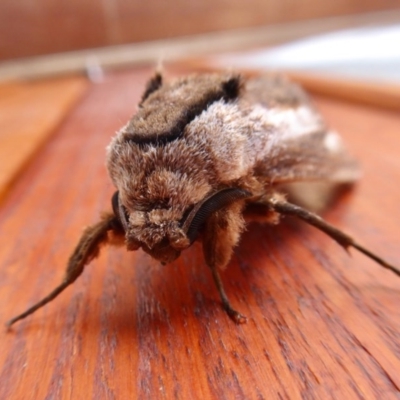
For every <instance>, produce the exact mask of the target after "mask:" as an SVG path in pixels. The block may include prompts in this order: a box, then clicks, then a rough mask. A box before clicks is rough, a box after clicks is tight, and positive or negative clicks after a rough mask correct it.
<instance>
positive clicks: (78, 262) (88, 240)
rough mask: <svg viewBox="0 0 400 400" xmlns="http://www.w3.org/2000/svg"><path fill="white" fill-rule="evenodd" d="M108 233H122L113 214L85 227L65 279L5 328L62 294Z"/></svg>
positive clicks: (9, 322) (97, 250) (95, 254)
mask: <svg viewBox="0 0 400 400" xmlns="http://www.w3.org/2000/svg"><path fill="white" fill-rule="evenodd" d="M109 231H113V232H114V233H116V234H120V233H121V232H122V228H121V226H120V223H119V221H118V219H117V218H116V216H115V215H113V214H105V215H103V216H102V219H101V220H100V221H99V222H98V223H97V224H95V225H92V226H89V227H87V228H86V229H85V230H84V231H83V233H82V236H81V238H80V240H79V242H78V245H77V246H76V248H75V250H74V252H73V253H72V254H71V256H70V258H69V260H68V265H67V269H66V271H65V277H64V280H63V281H62V283H61V284H60V285H58V286H57V287H56V288H55V289H54V290H53V291H52V292H51V293H49V294H48V295H47V296H46V297H44V298H43V299H42V300H40V301H39V302H38V303H36V304H35V305H33V306H32V307H30V308H28V310H26V311H25V312H23V313H22V314H19V315H17V316H16V317H14V318H12V319H10V320H9V321H8V322H7V324H6V325H7V327H8V328H9V327H11V325H13V324H14V323H15V322H17V321H19V320H21V319H23V318H26V317H27V316H28V315H30V314H32V313H34V312H35V311H36V310H37V309H38V308H41V307H43V306H44V305H45V304H47V303H49V302H50V301H52V300H53V299H54V298H56V297H57V296H58V295H59V294H60V293H61V292H63V291H64V289H66V288H67V287H68V286H69V285H71V284H72V283H73V282H75V280H76V279H77V278H78V277H79V276H80V275H81V274H82V272H83V269H84V267H85V265H86V264H88V263H89V262H90V261H91V260H93V259H94V258H96V257H97V256H98V255H99V252H100V247H101V246H102V245H103V244H105V243H107V241H108V232H109Z"/></svg>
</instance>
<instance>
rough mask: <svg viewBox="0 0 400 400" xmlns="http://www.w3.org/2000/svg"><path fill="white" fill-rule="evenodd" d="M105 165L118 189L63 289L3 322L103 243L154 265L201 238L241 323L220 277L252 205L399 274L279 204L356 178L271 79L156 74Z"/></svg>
mask: <svg viewBox="0 0 400 400" xmlns="http://www.w3.org/2000/svg"><path fill="white" fill-rule="evenodd" d="M107 166H108V170H109V173H110V176H111V179H112V181H113V183H114V185H115V186H116V188H117V192H116V193H115V194H114V196H113V199H112V205H113V212H114V213H113V214H107V215H105V216H103V219H102V220H101V221H100V222H99V223H98V224H97V225H94V226H93V227H92V228H89V229H88V230H86V231H85V233H84V235H83V236H82V238H81V241H80V243H79V244H78V246H77V248H76V250H75V252H74V253H73V254H72V256H71V258H70V260H69V264H68V269H67V273H66V278H65V280H64V282H63V284H62V285H60V286H59V287H58V288H56V289H55V290H54V291H53V292H52V293H50V295H49V296H47V297H46V298H44V299H43V300H42V301H41V302H39V303H38V304H36V305H35V306H33V307H31V309H29V310H27V311H26V312H25V313H23V314H21V315H19V316H17V317H15V318H14V319H12V320H11V321H10V324H12V323H14V322H15V321H17V320H18V319H21V318H24V317H25V316H27V315H29V314H31V313H32V312H33V311H35V310H36V309H37V308H39V307H41V306H42V305H44V304H46V303H47V302H49V301H50V300H51V299H53V298H54V297H55V296H57V295H58V294H59V293H60V292H61V291H62V290H64V288H65V287H66V286H68V285H69V284H70V283H72V282H73V281H74V280H75V279H76V277H77V276H79V274H80V273H81V272H82V271H83V267H84V265H85V264H87V263H88V262H89V261H90V260H91V259H92V258H93V257H95V256H96V255H97V253H98V250H99V248H100V246H101V245H102V244H104V243H109V244H114V243H115V242H116V240H117V239H118V238H123V239H124V241H125V244H126V247H127V249H128V250H137V249H139V248H142V249H143V250H144V251H146V252H147V253H149V254H150V255H151V256H152V257H154V258H155V259H157V260H159V261H161V262H162V263H169V262H171V261H173V260H174V259H176V258H177V257H178V256H179V255H180V253H181V252H182V251H183V250H185V249H186V248H188V247H189V246H190V245H191V244H192V243H193V242H194V241H195V240H201V241H202V243H203V250H204V256H205V261H206V263H207V265H208V266H209V267H210V268H211V271H212V274H213V278H214V281H215V283H216V285H217V288H218V290H219V293H220V296H221V300H222V303H223V305H224V308H225V310H226V311H227V312H228V314H229V315H230V316H231V317H232V318H233V319H234V320H235V321H236V322H243V321H244V320H245V318H244V317H243V316H242V315H241V314H240V313H238V312H237V311H235V310H234V309H233V308H232V306H231V305H230V303H229V300H228V298H227V296H226V294H225V291H224V289H223V285H222V281H221V279H220V276H219V272H218V271H219V270H220V269H222V268H224V267H225V266H226V265H227V264H228V262H229V260H230V258H231V255H232V251H233V248H234V246H235V245H236V244H237V242H238V240H239V238H240V234H241V232H242V231H243V229H244V227H245V220H244V218H243V215H246V213H247V211H248V210H249V209H251V207H252V206H257V207H259V209H260V208H261V209H262V215H261V220H263V221H266V222H269V223H278V222H279V218H280V215H282V214H283V215H286V214H288V215H294V216H296V217H298V218H300V219H303V220H304V221H306V222H308V223H310V224H312V225H314V226H316V227H317V228H319V229H321V230H322V231H324V232H325V233H327V234H328V235H330V236H331V237H332V238H333V239H335V240H336V241H337V242H338V243H339V244H341V245H342V246H343V247H345V248H347V247H351V246H352V247H355V248H357V249H358V250H359V251H361V252H363V253H364V254H366V255H367V256H369V257H370V258H373V259H374V260H375V261H377V262H378V263H379V264H380V265H382V266H383V267H385V268H388V269H390V270H392V271H393V272H394V273H396V274H397V275H399V274H400V272H399V270H398V269H396V268H395V267H392V266H391V265H389V264H388V263H386V262H385V261H384V260H382V259H381V258H379V257H378V256H376V255H375V254H373V253H371V252H369V251H368V250H366V249H365V248H363V247H362V246H360V245H358V244H357V243H356V242H355V241H354V240H353V239H352V238H350V237H349V236H347V235H345V234H343V233H342V232H340V231H338V230H337V229H336V228H334V227H332V226H331V225H329V224H328V223H326V222H325V221H323V220H322V219H321V218H319V217H318V216H317V215H315V214H313V213H312V212H310V211H307V210H305V209H303V208H301V207H298V206H295V205H294V204H291V203H289V202H288V201H287V200H286V196H287V195H289V196H290V197H291V198H293V199H295V200H296V201H297V202H298V204H306V205H307V206H308V207H309V208H312V207H315V208H317V207H319V208H320V207H321V206H323V205H325V203H326V202H327V201H328V200H329V198H330V193H331V191H330V190H331V189H332V188H337V187H339V186H342V185H348V184H352V183H353V182H355V181H356V180H357V179H358V177H359V169H358V167H357V164H356V162H355V161H354V159H353V158H352V157H351V156H350V155H349V154H348V153H347V151H346V150H345V148H344V147H343V145H342V142H341V140H340V137H339V136H338V135H337V134H336V133H335V132H334V131H331V130H329V129H328V127H327V126H326V125H325V123H324V121H323V119H322V118H321V116H320V115H319V114H318V112H317V111H316V110H315V109H314V108H313V106H312V105H311V103H310V101H309V99H308V97H307V95H306V94H305V93H304V92H303V91H302V90H301V89H300V88H299V87H298V86H297V85H294V84H292V83H290V82H288V81H287V80H286V79H285V78H282V77H280V76H276V75H266V76H262V77H258V78H248V79H245V78H242V77H240V76H238V75H236V74H228V73H227V74H208V75H207V74H206V75H201V74H200V75H192V76H189V77H184V78H180V79H176V80H174V81H171V82H167V83H164V82H163V79H162V77H161V76H160V75H159V74H156V75H155V77H153V79H151V80H150V81H149V83H148V84H147V87H146V90H145V92H144V95H143V97H142V100H141V102H140V104H139V108H138V111H137V113H136V114H135V115H134V116H133V117H132V119H131V120H130V121H129V122H128V123H127V124H126V125H125V126H124V127H123V128H122V129H121V130H120V131H119V132H118V133H117V134H116V136H115V137H114V138H113V139H112V141H111V143H110V145H109V147H108V150H107ZM322 195H324V197H322ZM321 199H322V200H321ZM249 215H250V214H249ZM258 217H260V215H258ZM259 219H260V218H259Z"/></svg>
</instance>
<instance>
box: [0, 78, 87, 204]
mask: <svg viewBox="0 0 400 400" xmlns="http://www.w3.org/2000/svg"><path fill="white" fill-rule="evenodd" d="M86 88H87V81H86V79H85V78H84V77H66V78H58V79H50V80H45V81H34V82H10V83H5V84H1V85H0V201H1V199H2V198H3V197H4V195H5V194H6V192H7V190H8V189H9V187H10V186H11V185H12V183H13V182H14V180H15V179H16V178H17V176H18V174H19V173H20V172H21V171H22V170H23V168H24V167H25V166H26V165H27V163H28V162H29V160H30V159H31V158H32V157H33V156H34V155H35V153H36V152H37V151H38V149H39V148H40V146H41V145H42V144H43V143H45V142H46V140H47V139H48V138H49V136H50V135H51V134H52V133H53V132H54V130H55V129H56V127H57V126H58V124H59V123H60V122H61V121H62V119H63V118H64V117H65V116H66V115H67V114H68V112H69V111H70V110H71V108H72V107H73V106H74V105H75V104H76V103H77V101H78V100H79V99H80V98H81V96H82V94H83V93H84V92H85V90H86Z"/></svg>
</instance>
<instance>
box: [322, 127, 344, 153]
mask: <svg viewBox="0 0 400 400" xmlns="http://www.w3.org/2000/svg"><path fill="white" fill-rule="evenodd" d="M324 147H325V148H326V149H327V150H328V151H330V152H331V153H337V152H338V151H341V150H343V142H342V139H341V138H340V136H339V135H338V134H337V132H335V131H329V132H327V134H326V136H325V139H324Z"/></svg>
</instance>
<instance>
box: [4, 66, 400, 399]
mask: <svg viewBox="0 0 400 400" xmlns="http://www.w3.org/2000/svg"><path fill="white" fill-rule="evenodd" d="M149 74H150V72H149V70H146V69H143V70H136V71H131V72H124V73H119V74H115V75H110V76H108V77H107V78H106V80H105V81H104V82H103V83H101V84H97V85H92V86H91V87H90V88H88V90H87V93H86V96H85V97H84V99H83V101H81V102H80V103H79V104H78V106H77V107H76V108H74V109H73V110H72V111H70V112H69V113H68V114H67V115H66V118H65V120H64V122H63V123H62V125H61V126H60V127H59V128H58V129H57V132H56V134H55V135H54V136H53V137H52V138H51V139H50V140H49V141H48V143H47V144H46V145H45V146H44V147H43V148H42V149H41V150H40V151H39V153H38V154H37V156H36V157H35V158H34V160H33V161H31V162H30V163H29V165H28V167H27V168H26V169H25V171H24V173H23V174H22V175H21V176H20V177H19V179H18V180H17V181H16V182H15V184H14V185H13V187H12V190H10V192H9V193H8V195H7V197H6V198H5V200H4V201H3V203H2V205H1V208H0V235H1V238H2V240H1V246H0V306H1V309H0V320H1V321H6V320H8V319H9V318H10V317H12V316H14V315H15V314H16V313H19V312H20V311H22V310H24V309H25V308H26V307H27V306H29V305H31V304H33V302H35V301H37V300H38V299H39V298H41V297H42V296H43V295H44V294H47V293H48V291H49V290H50V289H52V288H53V287H54V286H55V285H56V284H58V282H59V281H60V280H61V278H62V276H63V270H64V266H65V263H66V260H67V258H68V256H69V253H70V252H71V250H72V248H73V247H74V245H75V243H76V241H77V239H78V237H79V235H80V233H81V231H82V228H83V227H84V226H85V225H87V224H90V223H93V222H95V221H96V220H97V218H98V215H99V213H100V212H101V211H102V210H104V209H109V208H110V204H109V203H110V201H109V200H110V197H111V195H112V193H113V188H112V185H111V183H110V181H109V178H108V177H107V174H106V169H105V166H104V159H105V146H106V145H107V143H108V142H109V140H110V137H111V136H112V135H113V133H114V132H115V131H116V130H117V129H118V128H119V127H120V126H121V125H123V124H124V123H125V122H126V120H127V119H128V118H129V117H130V115H131V114H132V113H133V111H134V110H135V104H137V101H138V99H139V97H140V94H141V91H142V89H143V84H144V82H145V80H146V79H147V78H148V77H149ZM316 102H317V104H318V106H319V108H320V109H321V111H322V113H323V114H324V115H325V116H326V118H327V120H328V121H329V122H330V123H331V125H333V126H334V127H335V128H336V129H337V130H339V131H340V132H341V133H342V135H343V137H344V138H345V140H346V142H347V143H348V146H349V147H350V149H351V150H352V151H353V153H354V154H355V155H356V156H357V157H358V159H359V160H360V162H361V164H362V165H363V168H364V178H363V179H362V181H361V182H360V184H359V185H358V186H357V188H356V190H355V191H354V192H352V193H350V194H348V195H347V196H346V197H345V198H343V199H342V200H341V201H340V202H339V203H338V204H337V205H336V206H335V207H334V208H333V209H331V210H330V211H329V212H328V213H327V214H326V215H325V216H326V218H327V219H328V220H329V221H330V222H332V223H333V224H335V225H336V226H338V227H340V228H343V229H345V230H346V231H347V232H349V233H351V234H353V235H354V236H355V237H357V238H359V240H360V241H361V242H362V243H364V244H366V245H367V246H370V247H371V248H372V249H374V250H375V251H376V252H378V253H379V254H381V255H384V256H385V257H386V258H387V259H388V260H389V261H391V262H392V263H394V264H396V265H400V251H399V248H398V238H399V235H400V224H399V203H400V192H399V185H398V182H399V179H400V158H399V155H398V149H399V145H400V135H399V131H400V116H399V115H398V113H397V114H396V113H394V112H390V111H383V110H379V109H374V108H369V107H366V106H358V105H354V104H347V103H343V102H338V101H334V100H331V99H328V98H322V97H320V98H316ZM15 151H16V152H18V149H16V150H15ZM223 280H224V282H225V285H226V291H227V293H228V295H229V296H230V298H231V301H232V303H233V305H234V306H235V307H237V308H238V309H239V310H240V311H241V312H242V313H244V314H245V315H247V317H248V319H249V320H248V323H247V324H245V325H241V326H236V325H234V324H233V323H232V321H230V320H229V318H228V317H227V316H226V315H225V313H224V312H223V310H222V309H221V306H220V303H219V298H218V294H217V292H216V289H215V288H214V285H213V283H212V279H211V274H210V272H209V270H208V269H207V268H206V266H205V265H204V261H203V257H202V254H201V247H200V246H198V245H194V246H193V247H192V248H190V249H189V250H187V251H186V252H184V254H183V255H182V257H181V258H180V259H178V260H177V261H176V262H174V263H173V264H172V265H170V266H166V267H161V266H160V265H158V264H157V263H156V262H154V261H153V260H151V259H150V258H149V257H148V256H147V255H145V254H144V253H143V252H142V251H138V252H136V253H128V252H126V251H124V250H123V249H117V248H106V249H104V250H103V252H102V254H101V256H100V257H99V258H98V259H97V260H95V261H93V262H92V263H91V265H89V266H88V267H87V269H86V270H85V272H84V274H83V276H82V277H81V278H79V280H78V281H77V282H76V283H75V284H74V285H73V286H72V287H70V288H69V289H67V291H65V292H64V293H63V294H62V295H61V296H60V297H59V298H57V299H56V300H55V301H54V302H53V303H50V304H49V305H48V306H46V307H45V308H43V309H41V310H39V311H38V312H37V313H36V314H34V315H32V316H31V317H29V318H28V319H26V320H24V321H21V322H20V323H18V324H17V325H15V327H14V329H13V330H12V331H11V332H6V330H5V329H4V330H1V331H0V346H1V348H0V382H1V385H0V399H11V400H17V399H18V400H19V399H74V400H75V399H88V398H89V399H90V398H93V399H126V398H132V399H133V398H138V399H150V398H151V399H156V398H166V399H170V398H177V399H330V398H332V399H398V398H399V397H400V372H399V371H400V307H399V302H400V279H398V278H397V279H396V278H395V277H394V276H393V275H392V274H391V273H390V272H387V271H384V270H382V269H381V268H380V267H378V266H377V265H375V264H374V263H373V262H371V261H369V260H367V259H366V258H365V257H364V256H362V255H359V254H357V253H355V252H353V251H352V252H351V257H349V256H348V255H347V254H346V253H345V252H344V251H343V250H342V249H341V248H340V247H339V246H338V245H337V244H336V243H334V242H333V241H332V240H331V239H330V238H328V237H325V236H324V235H323V234H322V233H319V232H317V231H316V230H315V229H313V228H311V227H306V226H304V225H302V224H301V223H298V224H297V223H295V222H294V221H290V220H289V219H288V220H286V221H285V223H283V224H282V225H281V226H279V227H266V226H262V225H252V226H250V227H249V229H248V231H247V232H246V233H245V234H244V235H243V237H242V240H241V243H240V245H239V246H238V248H237V249H236V251H235V255H234V257H233V259H232V261H231V263H230V265H229V266H228V269H227V270H226V271H225V272H224V273H223Z"/></svg>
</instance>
